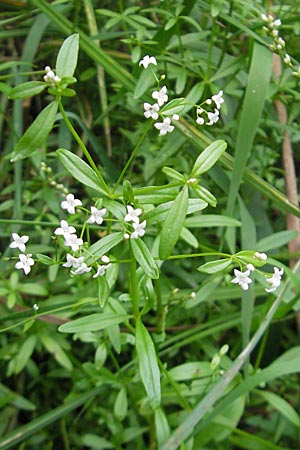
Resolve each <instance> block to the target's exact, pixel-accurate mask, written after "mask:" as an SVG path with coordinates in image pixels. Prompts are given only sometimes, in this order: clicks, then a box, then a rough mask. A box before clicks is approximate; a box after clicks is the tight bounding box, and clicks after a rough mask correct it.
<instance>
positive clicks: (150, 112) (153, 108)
mask: <svg viewBox="0 0 300 450" xmlns="http://www.w3.org/2000/svg"><path fill="white" fill-rule="evenodd" d="M144 110H145V112H144V116H145V117H146V119H149V118H150V117H151V118H152V119H154V120H157V119H158V111H159V106H158V103H154V104H153V105H150V103H147V102H145V103H144Z"/></svg>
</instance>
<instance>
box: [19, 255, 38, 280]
mask: <svg viewBox="0 0 300 450" xmlns="http://www.w3.org/2000/svg"><path fill="white" fill-rule="evenodd" d="M31 257H32V255H31V254H30V253H29V254H28V255H24V253H20V255H19V260H20V261H18V262H17V263H16V265H15V268H16V269H23V270H24V273H25V275H28V274H29V272H30V271H31V266H33V264H34V260H33V259H32V258H31Z"/></svg>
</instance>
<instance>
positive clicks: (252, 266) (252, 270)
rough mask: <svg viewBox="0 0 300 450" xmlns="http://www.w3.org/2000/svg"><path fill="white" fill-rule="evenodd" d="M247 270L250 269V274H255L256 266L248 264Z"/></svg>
mask: <svg viewBox="0 0 300 450" xmlns="http://www.w3.org/2000/svg"><path fill="white" fill-rule="evenodd" d="M247 269H249V270H250V272H254V270H255V267H254V265H253V264H247Z"/></svg>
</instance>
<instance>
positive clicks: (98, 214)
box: [86, 206, 106, 225]
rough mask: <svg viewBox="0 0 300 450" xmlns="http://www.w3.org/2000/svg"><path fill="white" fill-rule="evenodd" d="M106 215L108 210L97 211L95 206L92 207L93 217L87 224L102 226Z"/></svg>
mask: <svg viewBox="0 0 300 450" xmlns="http://www.w3.org/2000/svg"><path fill="white" fill-rule="evenodd" d="M105 213H106V208H102V209H97V208H95V206H91V216H90V217H89V219H88V220H87V221H86V222H87V223H95V222H96V223H97V224H98V225H101V223H102V222H103V216H104V214H105Z"/></svg>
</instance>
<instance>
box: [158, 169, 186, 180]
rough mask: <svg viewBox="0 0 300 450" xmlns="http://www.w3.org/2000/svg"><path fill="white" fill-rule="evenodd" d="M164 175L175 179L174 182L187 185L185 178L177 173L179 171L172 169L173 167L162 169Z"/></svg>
mask: <svg viewBox="0 0 300 450" xmlns="http://www.w3.org/2000/svg"><path fill="white" fill-rule="evenodd" d="M162 171H163V173H165V174H166V175H167V176H168V177H170V178H173V179H174V180H177V181H180V182H181V183H183V184H184V183H185V181H186V180H185V178H184V176H183V175H182V174H181V173H179V172H177V170H175V169H172V168H171V167H163V168H162Z"/></svg>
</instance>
